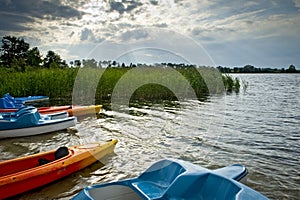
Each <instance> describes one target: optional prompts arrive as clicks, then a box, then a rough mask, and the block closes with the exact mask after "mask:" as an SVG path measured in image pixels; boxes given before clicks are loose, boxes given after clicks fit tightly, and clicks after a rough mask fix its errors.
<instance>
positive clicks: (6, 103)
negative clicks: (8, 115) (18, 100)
mask: <svg viewBox="0 0 300 200" xmlns="http://www.w3.org/2000/svg"><path fill="white" fill-rule="evenodd" d="M15 107H16V106H15V104H14V102H13V101H11V100H9V99H8V98H5V97H4V98H0V108H15Z"/></svg>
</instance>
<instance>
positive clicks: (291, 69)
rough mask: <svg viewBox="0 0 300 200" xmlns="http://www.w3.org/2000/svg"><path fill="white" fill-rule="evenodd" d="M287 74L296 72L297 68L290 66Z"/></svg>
mask: <svg viewBox="0 0 300 200" xmlns="http://www.w3.org/2000/svg"><path fill="white" fill-rule="evenodd" d="M286 71H287V72H296V71H297V70H296V67H295V66H294V65H290V66H289V68H288V69H287V70H286Z"/></svg>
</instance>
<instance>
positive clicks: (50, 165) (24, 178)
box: [0, 139, 118, 199]
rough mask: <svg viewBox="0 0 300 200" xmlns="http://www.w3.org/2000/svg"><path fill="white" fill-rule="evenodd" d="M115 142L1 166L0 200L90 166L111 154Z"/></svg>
mask: <svg viewBox="0 0 300 200" xmlns="http://www.w3.org/2000/svg"><path fill="white" fill-rule="evenodd" d="M117 142H118V140H117V139H113V140H110V141H107V142H105V143H91V144H86V145H81V146H73V147H69V148H67V147H61V148H59V149H57V150H52V151H48V152H44V153H38V154H34V155H29V156H25V157H21V158H15V159H12V160H6V161H2V162H0V197H1V199H2V198H3V199H4V198H8V197H11V196H14V195H17V194H20V193H23V192H25V191H28V190H31V189H34V188H37V187H40V186H43V185H45V184H48V183H50V182H52V181H55V180H57V179H60V178H62V177H64V176H67V175H69V174H71V173H73V172H76V171H78V170H80V169H83V168H85V167H87V166H88V165H91V164H92V163H94V162H96V161H97V160H99V159H101V158H102V157H104V156H105V155H107V154H109V153H112V152H113V151H114V148H115V145H116V144H117Z"/></svg>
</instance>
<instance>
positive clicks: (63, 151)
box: [54, 147, 69, 160]
mask: <svg viewBox="0 0 300 200" xmlns="http://www.w3.org/2000/svg"><path fill="white" fill-rule="evenodd" d="M67 155H69V149H68V147H59V148H58V149H57V150H56V151H55V153H54V156H55V160H58V159H60V158H63V157H65V156H67Z"/></svg>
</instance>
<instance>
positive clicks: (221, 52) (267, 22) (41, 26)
mask: <svg viewBox="0 0 300 200" xmlns="http://www.w3.org/2000/svg"><path fill="white" fill-rule="evenodd" d="M299 7H300V1H299V0H287V1H284V2H283V1H273V0H266V1H258V0H250V1H246V0H245V1H237V0H234V1H209V0H203V1H198V0H141V1H137V0H130V1H120V0H110V1H104V0H85V1H83V0H75V1H72V2H70V1H67V0H49V1H44V0H28V1H18V0H10V1H1V2H0V35H1V36H4V35H8V34H10V35H15V36H18V37H24V38H28V39H29V41H28V42H29V43H30V44H31V43H33V45H34V46H38V47H39V48H40V49H42V50H43V51H48V50H59V48H62V47H65V48H68V49H64V50H62V51H61V52H63V55H61V56H62V57H63V58H64V59H66V60H71V59H74V58H77V59H81V58H83V57H84V55H86V54H87V52H84V51H86V50H87V49H88V48H91V47H93V46H95V45H97V44H99V43H101V42H103V41H111V42H112V43H118V42H124V41H126V42H128V44H130V43H131V42H134V41H137V40H139V41H143V40H144V41H145V45H148V44H147V41H148V39H149V38H148V37H147V35H149V34H148V33H147V31H145V29H147V28H155V27H156V28H159V29H161V28H163V29H168V30H172V31H175V32H178V33H180V34H184V35H186V36H187V37H192V38H193V39H194V40H196V41H198V42H199V43H201V44H203V45H204V47H205V48H206V50H207V51H208V52H209V53H210V54H211V55H212V57H214V59H215V61H216V64H217V65H229V66H233V65H239V66H242V65H245V64H249V63H247V62H248V60H265V61H263V62H255V63H253V64H256V65H261V67H263V66H270V65H278V66H282V65H284V66H282V67H286V65H289V64H291V63H294V64H295V65H296V66H297V64H298V63H300V58H299V56H295V57H294V55H299V53H300V49H299V48H297V47H296V46H295V44H296V43H299V40H300V36H299V32H300V12H299V10H300V9H299ZM36 38H38V39H36ZM263 39H266V40H265V41H264V40H263ZM244 41H248V43H247V47H246V46H244V45H245V43H244ZM272 41H273V42H272ZM264 43H265V46H264V49H267V51H264V52H261V53H257V51H259V49H258V48H257V47H258V46H261V45H263V44H264ZM179 44H180V43H179ZM230 44H232V46H230ZM289 45H290V48H288V46H289ZM237 46H240V48H238V49H236V50H234V47H237ZM73 48H76V49H77V50H74V49H73ZM183 48H189V47H183ZM216 48H218V49H216ZM228 48H229V49H230V51H229V49H228ZM241 49H247V54H248V56H249V58H247V59H242V57H245V56H239V57H237V56H236V55H240V54H241V52H240V50H241ZM275 50H280V51H282V52H285V54H288V55H289V56H288V57H287V56H286V57H285V56H284V55H283V57H282V58H281V61H280V62H279V63H275V62H273V59H276V60H278V57H273V56H272V55H273V54H274V52H273V51H275ZM228 52H231V53H230V54H229V53H228ZM245 53H246V52H245ZM251 55H255V56H258V57H260V56H261V58H257V57H250V56H251ZM264 57H265V58H264ZM293 57H294V58H293ZM291 58H293V59H292V60H291ZM267 60H269V62H267ZM196 64H199V65H201V63H196ZM250 64H251V63H250ZM278 66H274V67H278Z"/></svg>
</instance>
